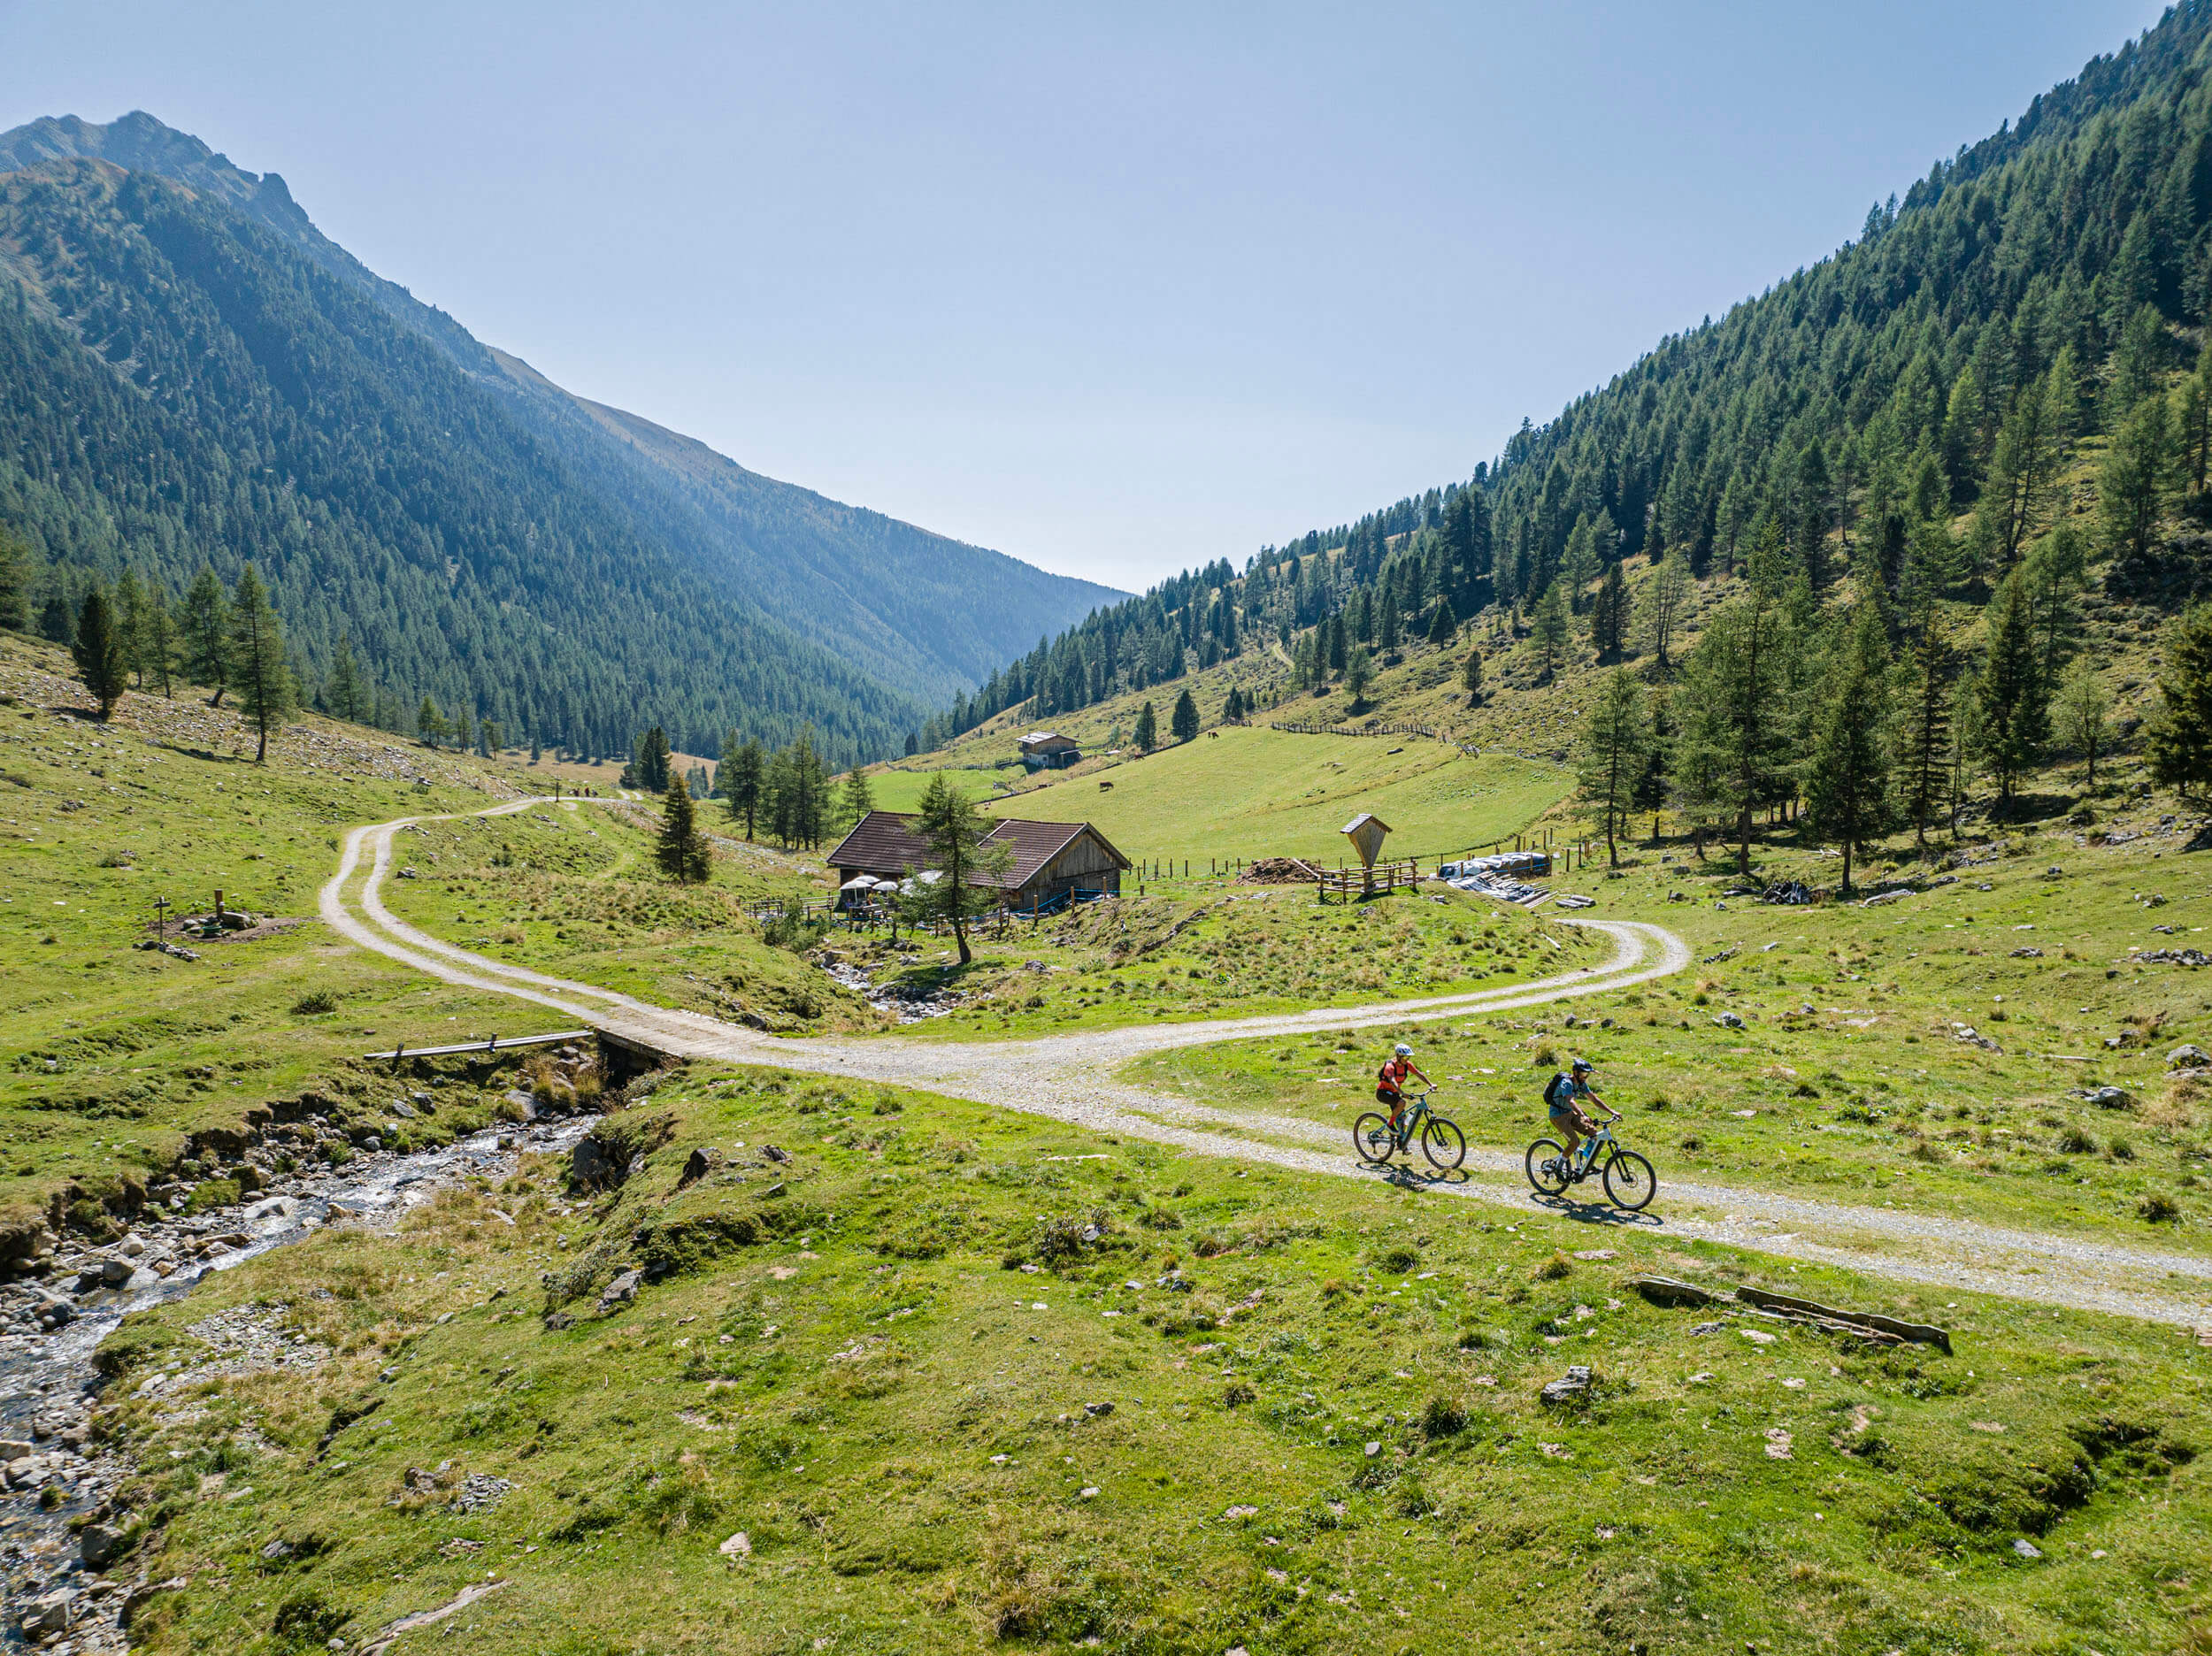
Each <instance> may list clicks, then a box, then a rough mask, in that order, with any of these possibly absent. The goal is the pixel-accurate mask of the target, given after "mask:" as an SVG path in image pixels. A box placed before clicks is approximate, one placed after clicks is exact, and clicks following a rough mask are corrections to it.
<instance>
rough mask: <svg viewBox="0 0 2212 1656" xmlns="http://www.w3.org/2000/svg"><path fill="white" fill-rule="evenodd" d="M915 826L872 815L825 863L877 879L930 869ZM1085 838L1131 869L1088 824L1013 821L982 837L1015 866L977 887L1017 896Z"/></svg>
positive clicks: (895, 814)
mask: <svg viewBox="0 0 2212 1656" xmlns="http://www.w3.org/2000/svg"><path fill="white" fill-rule="evenodd" d="M913 823H914V817H913V816H912V815H911V814H910V813H909V812H905V811H885V810H874V811H870V812H869V813H868V814H867V815H866V816H863V817H862V818H861V819H860V820H859V821H858V822H856V823H855V824H853V831H852V832H850V833H849V834H847V835H846V836H845V837H844V839H841V840H840V841H839V842H838V845H837V848H836V849H835V850H833V851H832V852H831V853H830V854H829V856H828V857H827V859H826V861H827V862H828V863H829V865H830V866H831V867H832V868H833V869H856V870H859V871H861V872H862V873H864V874H873V875H876V876H878V877H879V878H880V877H886V876H896V875H900V874H903V873H904V872H905V871H906V870H908V869H910V868H911V869H925V868H928V867H929V866H931V864H932V862H933V861H934V859H933V857H932V855H931V854H930V849H929V846H928V844H927V842H926V841H925V840H924V839H922V838H921V837H920V836H919V835H918V834H917V833H915V832H914V829H913ZM1084 832H1089V833H1090V834H1091V835H1092V837H1093V838H1094V839H1097V841H1098V842H1099V844H1100V845H1102V846H1104V847H1106V850H1107V853H1108V854H1109V855H1110V856H1112V857H1113V859H1114V861H1115V862H1118V864H1120V866H1122V867H1123V868H1128V867H1129V866H1131V864H1130V862H1129V859H1128V858H1127V857H1125V856H1124V855H1122V854H1121V853H1120V852H1119V851H1118V850H1116V849H1115V848H1114V847H1113V846H1112V844H1110V842H1109V841H1108V839H1107V838H1106V836H1105V835H1104V834H1102V833H1100V832H1098V830H1097V829H1095V828H1093V827H1092V826H1091V824H1088V823H1056V822H1029V821H1025V820H1024V819H1023V818H1021V817H1018V816H1015V817H1009V818H1008V819H1007V820H1005V821H1004V822H1002V823H1000V824H998V825H997V826H995V828H993V829H992V830H991V832H989V833H987V834H986V835H984V836H983V839H984V843H985V844H987V845H1004V846H1011V847H1013V852H1014V860H1013V863H1012V866H1010V868H1009V869H1008V870H1006V873H1005V875H1004V877H1003V878H998V879H990V880H983V879H979V880H978V881H977V882H976V884H978V885H995V886H997V887H998V888H999V889H1001V890H1002V891H1019V890H1020V889H1021V888H1022V887H1023V886H1024V885H1027V884H1028V883H1029V882H1030V880H1031V878H1033V876H1034V875H1035V874H1036V872H1037V870H1039V869H1041V868H1042V867H1044V865H1045V864H1046V863H1048V862H1051V861H1052V859H1053V858H1054V857H1056V856H1058V855H1060V853H1061V852H1063V851H1064V850H1066V849H1067V847H1069V845H1070V844H1071V843H1072V842H1073V841H1074V839H1076V837H1077V836H1078V835H1079V834H1082V833H1084Z"/></svg>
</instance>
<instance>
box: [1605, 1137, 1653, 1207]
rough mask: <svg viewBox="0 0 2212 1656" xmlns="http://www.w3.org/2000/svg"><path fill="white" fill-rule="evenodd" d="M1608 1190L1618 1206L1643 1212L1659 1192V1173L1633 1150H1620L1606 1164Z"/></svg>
mask: <svg viewBox="0 0 2212 1656" xmlns="http://www.w3.org/2000/svg"><path fill="white" fill-rule="evenodd" d="M1605 1193H1606V1194H1607V1195H1608V1196H1609V1197H1610V1198H1612V1201H1613V1206H1615V1207H1625V1208H1627V1209H1628V1210H1629V1211H1630V1212H1631V1213H1640V1212H1641V1211H1642V1210H1643V1209H1644V1208H1646V1207H1650V1206H1651V1199H1652V1198H1653V1197H1654V1196H1655V1195H1657V1194H1658V1193H1659V1176H1658V1175H1657V1174H1656V1173H1654V1172H1653V1171H1652V1170H1651V1163H1650V1162H1648V1161H1645V1160H1644V1158H1643V1157H1641V1156H1640V1155H1638V1154H1636V1153H1635V1152H1634V1151H1633V1150H1617V1151H1615V1152H1614V1153H1613V1159H1612V1160H1611V1161H1608V1162H1607V1163H1606V1164H1605Z"/></svg>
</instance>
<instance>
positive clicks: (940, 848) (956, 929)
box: [902, 771, 1014, 966]
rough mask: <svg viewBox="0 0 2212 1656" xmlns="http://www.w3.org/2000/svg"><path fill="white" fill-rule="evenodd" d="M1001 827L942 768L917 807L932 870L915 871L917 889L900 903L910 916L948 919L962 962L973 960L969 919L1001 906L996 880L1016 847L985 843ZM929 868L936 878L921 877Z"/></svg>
mask: <svg viewBox="0 0 2212 1656" xmlns="http://www.w3.org/2000/svg"><path fill="white" fill-rule="evenodd" d="M997 825H998V824H995V823H993V822H990V821H988V820H987V819H986V818H985V817H984V816H982V815H981V813H979V811H978V810H977V809H976V808H975V801H973V800H972V799H970V798H969V797H968V796H967V795H966V794H965V793H962V792H961V791H960V789H959V788H958V787H956V786H954V784H953V781H952V778H950V777H949V776H947V775H946V774H945V773H944V772H943V771H939V772H938V773H937V774H936V775H935V776H933V777H932V778H930V779H929V786H927V787H926V788H924V789H923V790H922V797H921V802H920V803H919V804H918V806H917V807H916V808H915V813H914V833H915V836H916V837H917V838H918V839H920V840H921V841H922V843H923V844H925V845H926V846H927V847H929V860H930V868H929V869H928V870H918V871H917V877H916V878H915V879H914V882H913V885H914V890H913V893H912V894H911V895H910V897H909V898H908V899H907V900H906V901H905V903H904V904H903V905H902V906H903V907H904V908H906V911H907V916H908V918H909V919H910V920H916V921H925V920H942V921H945V922H947V923H949V924H950V925H951V927H952V936H953V942H954V943H955V944H956V946H957V947H958V949H959V951H960V963H961V964H962V965H963V966H965V965H966V964H967V963H968V962H970V961H971V960H972V959H974V954H972V951H971V950H970V949H969V947H968V924H969V923H970V922H971V921H972V920H973V919H974V918H976V917H977V916H979V915H982V914H984V913H987V912H988V911H989V910H990V909H991V908H994V907H995V906H996V905H997V903H998V901H999V899H998V897H997V894H996V893H995V890H994V884H995V882H997V881H1000V880H1003V879H1004V878H1006V875H1007V871H1008V870H1010V868H1011V867H1012V866H1013V861H1014V848H1013V847H1011V846H1010V845H1007V844H1005V843H1003V842H990V843H987V842H986V839H985V836H986V835H987V834H988V833H990V832H991V831H992V829H994V828H995V827H996V826H997ZM930 871H933V872H935V874H936V875H937V878H935V879H934V880H925V879H922V878H919V874H920V873H923V872H930Z"/></svg>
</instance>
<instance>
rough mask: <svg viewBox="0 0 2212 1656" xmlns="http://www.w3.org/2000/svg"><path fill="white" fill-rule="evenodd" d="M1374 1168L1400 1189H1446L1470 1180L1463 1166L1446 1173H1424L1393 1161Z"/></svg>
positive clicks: (1385, 1180) (1386, 1181)
mask: <svg viewBox="0 0 2212 1656" xmlns="http://www.w3.org/2000/svg"><path fill="white" fill-rule="evenodd" d="M1375 1170H1376V1171H1377V1172H1379V1173H1380V1174H1381V1175H1382V1177H1383V1182H1384V1183H1385V1184H1395V1185H1396V1186H1397V1187H1398V1188H1399V1189H1400V1190H1414V1191H1432V1190H1446V1189H1449V1188H1450V1187H1451V1186H1453V1185H1456V1184H1469V1183H1471V1182H1472V1179H1471V1175H1470V1174H1469V1173H1468V1171H1467V1169H1465V1168H1454V1169H1452V1170H1451V1171H1450V1172H1448V1173H1424V1172H1422V1171H1421V1170H1420V1169H1418V1168H1409V1167H1400V1166H1399V1165H1398V1164H1397V1163H1396V1162H1391V1163H1390V1164H1388V1165H1387V1166H1385V1167H1379V1168H1377V1169H1375Z"/></svg>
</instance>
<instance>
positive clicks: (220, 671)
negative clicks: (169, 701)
mask: <svg viewBox="0 0 2212 1656" xmlns="http://www.w3.org/2000/svg"><path fill="white" fill-rule="evenodd" d="M182 631H183V633H184V672H185V677H186V678H189V679H191V680H192V682H193V683H194V684H197V685H205V686H208V688H210V689H211V690H213V691H214V692H215V694H213V695H211V696H210V697H209V698H208V699H207V704H208V706H210V707H220V706H222V705H223V692H224V691H225V690H227V689H228V688H229V687H230V604H229V602H228V601H227V599H225V597H224V596H223V583H222V582H221V581H219V580H218V579H215V571H213V570H211V569H210V568H208V567H207V566H206V565H205V564H202V565H201V566H200V572H199V573H198V574H197V575H196V576H194V577H193V578H192V586H191V588H190V590H189V591H188V592H187V593H186V594H184V625H183V628H182Z"/></svg>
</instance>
